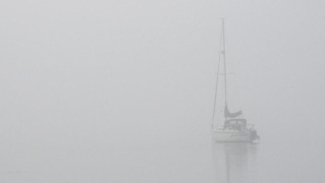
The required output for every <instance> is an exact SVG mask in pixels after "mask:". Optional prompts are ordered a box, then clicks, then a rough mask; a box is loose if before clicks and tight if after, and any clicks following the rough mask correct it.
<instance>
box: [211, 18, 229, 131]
mask: <svg viewBox="0 0 325 183" xmlns="http://www.w3.org/2000/svg"><path fill="white" fill-rule="evenodd" d="M219 49H220V51H219V60H218V67H217V80H216V87H215V93H214V104H213V112H212V121H211V127H212V128H214V117H215V112H216V103H217V93H218V83H219V75H220V73H219V70H220V62H221V54H223V59H224V67H225V68H224V74H225V92H227V89H226V88H227V87H226V72H225V71H226V61H225V60H226V58H225V35H224V19H223V18H222V29H221V35H220V48H219ZM225 98H226V100H225V103H226V105H227V97H226V94H225Z"/></svg>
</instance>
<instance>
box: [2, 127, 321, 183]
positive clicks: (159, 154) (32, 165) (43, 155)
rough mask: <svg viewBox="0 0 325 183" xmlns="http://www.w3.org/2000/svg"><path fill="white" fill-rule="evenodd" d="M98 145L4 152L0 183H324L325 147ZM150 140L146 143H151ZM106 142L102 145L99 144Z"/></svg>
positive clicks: (188, 140)
mask: <svg viewBox="0 0 325 183" xmlns="http://www.w3.org/2000/svg"><path fill="white" fill-rule="evenodd" d="M146 135H148V138H137V139H134V140H132V138H130V139H128V140H125V139H124V140H120V141H118V140H110V141H101V142H98V141H97V142H95V141H93V142H91V141H89V142H86V141H71V142H65V143H63V142H61V143H54V142H51V143H50V142H47V143H45V142H46V141H45V142H39V143H34V144H29V143H25V144H24V143H21V142H18V141H17V143H16V144H11V145H7V146H6V147H5V148H3V150H2V152H1V157H0V160H1V161H0V169H1V170H0V182H1V183H44V182H47V183H52V182H53V183H57V182H71V183H72V182H79V183H83V182H85V183H86V182H87V183H88V182H94V183H96V182H98V183H101V182H114V183H119V182H121V183H124V182H125V183H129V182H136V183H137V182H139V183H140V182H141V183H143V182H151V183H152V182H157V183H160V182H161V183H165V182H166V183H167V182H175V183H199V182H200V183H201V182H205V183H261V182H263V183H274V182H277V183H281V182H283V183H289V182H292V183H300V182H301V183H305V182H323V181H325V175H324V173H323V171H324V168H325V160H324V159H325V158H324V157H323V154H324V153H325V151H324V145H323V144H322V142H321V141H318V142H317V141H297V140H296V139H294V138H287V139H280V138H278V139H277V140H273V139H272V138H271V136H265V138H263V136H262V140H261V142H257V143H247V144H244V143H242V144H236V143H232V144H222V143H219V144H216V143H212V141H211V137H210V132H209V131H204V130H202V131H187V132H183V133H178V132H172V133H171V132H168V131H166V132H161V133H158V136H157V135H155V133H150V134H146ZM149 137H150V138H149ZM104 142H107V143H104Z"/></svg>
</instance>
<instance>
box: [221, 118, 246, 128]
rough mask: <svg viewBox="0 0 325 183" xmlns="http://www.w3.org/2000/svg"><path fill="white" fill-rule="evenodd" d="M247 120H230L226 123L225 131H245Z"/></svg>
mask: <svg viewBox="0 0 325 183" xmlns="http://www.w3.org/2000/svg"><path fill="white" fill-rule="evenodd" d="M246 123H247V121H246V119H242V118H239V119H228V120H226V121H225V124H224V129H232V130H238V131H243V130H244V129H245V128H246Z"/></svg>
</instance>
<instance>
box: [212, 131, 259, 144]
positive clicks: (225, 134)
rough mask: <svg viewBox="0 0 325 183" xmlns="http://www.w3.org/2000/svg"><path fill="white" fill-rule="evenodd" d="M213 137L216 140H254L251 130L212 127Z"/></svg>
mask: <svg viewBox="0 0 325 183" xmlns="http://www.w3.org/2000/svg"><path fill="white" fill-rule="evenodd" d="M211 132H212V137H213V140H214V141H215V142H252V141H253V139H252V136H251V133H250V131H248V130H245V131H242V132H240V131H237V130H220V129H212V131H211Z"/></svg>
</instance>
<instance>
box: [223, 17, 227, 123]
mask: <svg viewBox="0 0 325 183" xmlns="http://www.w3.org/2000/svg"><path fill="white" fill-rule="evenodd" d="M222 46H223V47H222V55H223V65H224V67H223V68H224V72H223V73H224V78H225V106H226V107H227V68H226V41H225V21H224V19H222ZM226 119H227V117H226Z"/></svg>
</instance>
